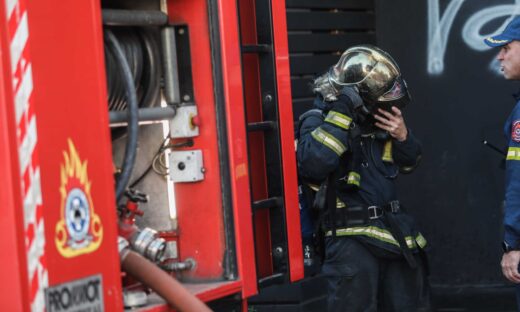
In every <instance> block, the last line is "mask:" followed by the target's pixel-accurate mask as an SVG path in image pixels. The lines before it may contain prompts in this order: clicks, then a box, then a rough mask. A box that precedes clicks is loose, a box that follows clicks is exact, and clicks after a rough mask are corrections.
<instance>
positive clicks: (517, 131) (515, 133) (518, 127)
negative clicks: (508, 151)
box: [511, 120, 520, 142]
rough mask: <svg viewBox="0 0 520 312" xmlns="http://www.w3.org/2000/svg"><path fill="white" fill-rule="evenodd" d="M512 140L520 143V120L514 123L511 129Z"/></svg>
mask: <svg viewBox="0 0 520 312" xmlns="http://www.w3.org/2000/svg"><path fill="white" fill-rule="evenodd" d="M511 139H512V140H513V141H515V142H520V120H516V121H515V122H513V126H512V127H511Z"/></svg>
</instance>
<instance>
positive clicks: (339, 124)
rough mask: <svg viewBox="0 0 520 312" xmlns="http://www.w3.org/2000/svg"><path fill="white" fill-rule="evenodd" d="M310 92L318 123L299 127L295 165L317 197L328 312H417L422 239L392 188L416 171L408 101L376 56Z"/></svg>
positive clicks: (422, 289)
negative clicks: (405, 110)
mask: <svg viewBox="0 0 520 312" xmlns="http://www.w3.org/2000/svg"><path fill="white" fill-rule="evenodd" d="M313 90H314V93H315V94H316V97H315V100H314V109H315V110H316V109H317V110H318V111H319V112H320V114H310V115H309V116H308V117H307V118H304V119H303V120H302V119H300V125H299V127H300V133H299V138H298V143H297V160H298V170H299V174H300V176H301V177H303V178H304V179H305V183H307V184H308V185H309V186H310V188H312V189H313V190H315V191H316V194H315V200H314V206H315V207H317V209H318V210H319V211H320V213H319V215H320V218H319V223H320V224H319V225H320V230H321V231H322V233H323V234H324V237H325V239H324V245H325V246H324V247H325V248H324V249H325V252H324V262H323V267H322V274H323V276H325V277H326V279H327V284H328V308H329V311H401V312H402V311H418V310H419V302H420V301H421V302H422V301H424V300H423V299H424V298H425V297H424V294H425V293H427V291H426V290H427V283H426V274H425V260H424V257H423V256H422V254H423V252H422V250H423V249H424V248H425V246H426V240H425V238H424V237H423V236H422V235H421V233H420V232H418V231H417V229H416V227H415V224H414V221H413V220H412V218H411V217H410V216H409V215H408V214H406V213H405V212H404V209H403V207H402V205H401V203H400V202H399V201H398V199H397V195H396V190H395V186H394V180H395V179H396V177H397V176H398V173H399V172H404V173H408V172H411V171H412V170H413V169H414V168H415V166H416V165H417V163H418V162H419V159H420V155H421V145H420V143H419V141H418V140H417V138H416V137H415V136H414V135H413V134H412V132H411V131H410V129H408V128H407V126H406V123H405V120H404V118H403V115H402V113H401V109H402V108H403V107H404V106H405V104H406V103H407V102H408V101H409V100H410V95H409V93H408V89H407V85H406V83H405V81H404V80H403V79H402V77H401V73H400V70H399V68H398V66H397V64H396V63H395V61H394V60H393V59H392V57H390V55H388V54H387V53H386V52H384V51H382V50H381V49H379V48H377V47H375V46H370V45H360V46H355V47H352V48H350V49H347V50H346V51H345V52H344V53H343V54H342V56H341V57H340V59H339V61H338V63H337V64H335V65H333V66H332V67H331V68H330V69H329V70H328V72H327V73H326V74H324V75H322V76H320V77H318V78H317V79H316V80H315V81H314V85H313ZM323 203H325V204H323Z"/></svg>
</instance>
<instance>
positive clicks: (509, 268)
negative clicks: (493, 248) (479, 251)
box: [500, 250, 520, 283]
mask: <svg viewBox="0 0 520 312" xmlns="http://www.w3.org/2000/svg"><path fill="white" fill-rule="evenodd" d="M519 262H520V250H512V251H510V252H507V253H504V255H503V256H502V262H501V263H500V265H501V266H502V273H503V274H504V276H505V277H506V278H507V279H508V280H510V281H511V282H513V283H520V273H518V263H519Z"/></svg>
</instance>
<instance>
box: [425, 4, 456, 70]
mask: <svg viewBox="0 0 520 312" xmlns="http://www.w3.org/2000/svg"><path fill="white" fill-rule="evenodd" d="M462 3H464V0H452V1H451V2H450V4H448V7H447V8H446V11H445V13H444V15H443V16H442V19H439V16H440V14H439V0H428V73H430V74H440V73H442V72H443V71H444V53H446V44H447V43H448V35H449V34H450V29H451V25H452V24H453V20H454V19H455V16H456V15H457V13H458V11H459V9H460V7H461V6H462Z"/></svg>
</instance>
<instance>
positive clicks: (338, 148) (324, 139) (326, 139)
mask: <svg viewBox="0 0 520 312" xmlns="http://www.w3.org/2000/svg"><path fill="white" fill-rule="evenodd" d="M311 135H312V137H313V138H314V139H315V140H316V141H318V142H320V143H322V144H323V145H325V146H327V147H328V148H330V149H331V150H333V151H334V153H336V154H338V155H339V156H341V155H342V154H343V153H345V151H346V150H347V148H346V147H345V145H343V143H341V142H340V141H339V140H338V139H336V138H335V137H334V136H332V135H331V134H329V133H328V132H327V131H325V130H323V129H321V128H319V127H318V128H316V129H314V131H312V132H311Z"/></svg>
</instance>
